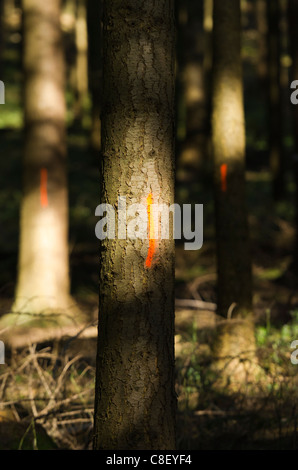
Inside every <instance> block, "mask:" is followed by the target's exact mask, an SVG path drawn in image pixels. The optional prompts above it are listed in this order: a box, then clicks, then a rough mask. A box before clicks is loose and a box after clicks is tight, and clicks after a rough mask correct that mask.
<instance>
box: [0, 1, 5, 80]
mask: <svg viewBox="0 0 298 470" xmlns="http://www.w3.org/2000/svg"><path fill="white" fill-rule="evenodd" d="M3 53H4V0H0V80H3V79H4V77H3Z"/></svg>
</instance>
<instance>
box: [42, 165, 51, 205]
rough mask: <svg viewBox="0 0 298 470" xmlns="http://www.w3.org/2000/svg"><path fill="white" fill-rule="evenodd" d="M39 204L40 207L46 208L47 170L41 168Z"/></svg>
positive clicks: (47, 202)
mask: <svg viewBox="0 0 298 470" xmlns="http://www.w3.org/2000/svg"><path fill="white" fill-rule="evenodd" d="M40 204H41V207H48V204H49V201H48V170H47V169H46V168H41V170H40Z"/></svg>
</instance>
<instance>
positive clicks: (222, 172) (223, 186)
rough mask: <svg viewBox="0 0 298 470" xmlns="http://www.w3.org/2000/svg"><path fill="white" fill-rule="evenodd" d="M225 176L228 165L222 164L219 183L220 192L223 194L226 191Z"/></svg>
mask: <svg viewBox="0 0 298 470" xmlns="http://www.w3.org/2000/svg"><path fill="white" fill-rule="evenodd" d="M227 174H228V165H227V164H226V163H223V164H222V165H221V166H220V181H221V190H222V192H223V193H225V192H226V191H227Z"/></svg>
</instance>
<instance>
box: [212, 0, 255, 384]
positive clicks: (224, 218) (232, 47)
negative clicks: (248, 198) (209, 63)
mask: <svg viewBox="0 0 298 470" xmlns="http://www.w3.org/2000/svg"><path fill="white" fill-rule="evenodd" d="M213 18H214V24H213V26H214V45H213V47H214V49H213V61H214V62H213V64H214V67H213V98H212V102H213V115H212V130H213V136H212V140H213V156H214V186H215V206H216V242H217V268H218V313H219V314H220V315H222V316H223V317H224V318H227V317H232V319H228V320H227V321H223V322H222V323H221V324H220V325H219V336H218V339H217V342H216V351H215V356H216V357H217V358H218V357H225V358H227V360H228V361H230V365H231V367H232V369H231V368H230V367H226V369H225V370H224V371H223V373H228V372H229V371H232V372H233V373H234V375H237V376H238V377H237V378H238V379H239V377H240V375H241V374H242V376H243V370H242V366H241V364H240V362H241V357H242V356H241V355H242V353H243V352H245V351H246V350H247V349H251V348H252V349H254V336H253V327H252V323H251V321H250V317H251V313H252V285H251V284H252V282H251V256H250V248H249V234H248V221H247V211H246V202H245V124H244V107H243V84H242V64H241V52H240V51H241V12H240V0H229V1H228V2H223V1H222V0H214V16H213ZM231 357H235V361H236V362H237V367H236V365H235V363H234V362H231ZM239 361H240V362H239ZM239 365H240V367H239V371H238V372H236V370H238V366H239ZM233 368H234V369H235V370H233ZM239 380H240V379H239Z"/></svg>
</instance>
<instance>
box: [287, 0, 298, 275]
mask: <svg viewBox="0 0 298 470" xmlns="http://www.w3.org/2000/svg"><path fill="white" fill-rule="evenodd" d="M297 15H298V0H289V4H288V24H289V36H290V53H291V57H292V69H291V82H292V81H293V80H298V28H297V18H298V16H297ZM291 110H292V120H293V134H294V156H293V171H294V180H295V229H296V243H295V248H294V262H293V268H294V270H295V271H296V273H297V272H298V105H293V104H291Z"/></svg>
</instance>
